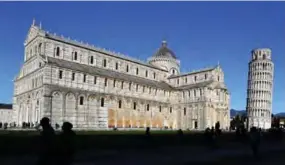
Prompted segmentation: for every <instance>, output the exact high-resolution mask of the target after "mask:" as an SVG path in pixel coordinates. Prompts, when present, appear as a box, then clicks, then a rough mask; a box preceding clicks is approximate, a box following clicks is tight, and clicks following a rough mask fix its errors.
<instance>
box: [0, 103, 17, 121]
mask: <svg viewBox="0 0 285 165" xmlns="http://www.w3.org/2000/svg"><path fill="white" fill-rule="evenodd" d="M12 122H14V111H13V108H12V104H0V123H2V124H4V123H8V124H10V123H12Z"/></svg>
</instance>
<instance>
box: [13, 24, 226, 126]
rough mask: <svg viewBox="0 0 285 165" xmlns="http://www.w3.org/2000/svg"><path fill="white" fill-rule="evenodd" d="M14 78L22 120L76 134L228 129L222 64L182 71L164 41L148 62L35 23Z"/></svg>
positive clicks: (19, 114)
mask: <svg viewBox="0 0 285 165" xmlns="http://www.w3.org/2000/svg"><path fill="white" fill-rule="evenodd" d="M24 45H25V57H24V64H23V66H22V68H21V70H20V73H19V75H18V76H17V77H16V79H15V82H14V84H15V89H14V99H13V100H14V102H13V107H14V109H15V111H16V116H17V117H16V118H17V123H18V124H20V125H21V123H23V122H32V123H38V122H39V120H40V118H42V117H43V116H46V117H49V118H50V119H51V122H52V125H54V124H56V123H57V124H62V122H64V121H69V122H71V123H73V125H74V127H75V128H78V129H106V128H111V127H117V128H145V127H151V128H165V127H167V128H172V129H178V128H181V129H205V128H206V127H211V126H214V125H215V123H216V122H218V121H219V122H220V125H221V128H228V127H229V120H230V114H229V107H230V95H229V92H228V90H227V87H226V85H225V83H224V73H223V70H222V68H221V67H220V66H219V65H217V66H215V67H212V68H207V69H201V70H199V71H194V72H190V73H180V61H179V60H178V59H177V57H176V55H175V53H174V52H173V51H172V50H170V49H169V48H168V46H167V43H166V42H165V41H163V42H162V44H161V46H160V48H159V49H158V50H157V51H156V52H155V53H154V55H153V56H151V57H150V58H149V59H148V60H147V61H146V62H145V61H139V60H136V59H133V58H130V57H127V56H124V55H122V54H119V53H114V52H111V51H107V50H105V49H101V48H96V47H94V46H92V45H89V44H84V43H82V42H77V41H74V40H70V39H67V38H64V37H62V36H57V35H55V34H50V33H48V32H47V31H44V30H43V29H42V28H41V27H39V26H37V25H35V24H34V23H33V24H32V26H31V27H30V30H29V32H28V35H27V38H26V40H25V43H24Z"/></svg>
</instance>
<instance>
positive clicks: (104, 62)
mask: <svg viewBox="0 0 285 165" xmlns="http://www.w3.org/2000/svg"><path fill="white" fill-rule="evenodd" d="M103 66H104V67H106V66H107V60H106V59H104V60H103Z"/></svg>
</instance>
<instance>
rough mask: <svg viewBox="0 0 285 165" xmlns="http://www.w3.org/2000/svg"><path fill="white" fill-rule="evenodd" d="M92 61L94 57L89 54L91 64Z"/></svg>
mask: <svg viewBox="0 0 285 165" xmlns="http://www.w3.org/2000/svg"><path fill="white" fill-rule="evenodd" d="M93 63H94V57H93V56H90V64H93Z"/></svg>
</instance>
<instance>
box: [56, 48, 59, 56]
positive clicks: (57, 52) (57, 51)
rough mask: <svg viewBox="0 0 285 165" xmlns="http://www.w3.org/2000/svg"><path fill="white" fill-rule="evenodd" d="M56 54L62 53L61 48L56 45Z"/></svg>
mask: <svg viewBox="0 0 285 165" xmlns="http://www.w3.org/2000/svg"><path fill="white" fill-rule="evenodd" d="M55 55H56V56H59V55H60V48H59V47H56V49H55Z"/></svg>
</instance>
